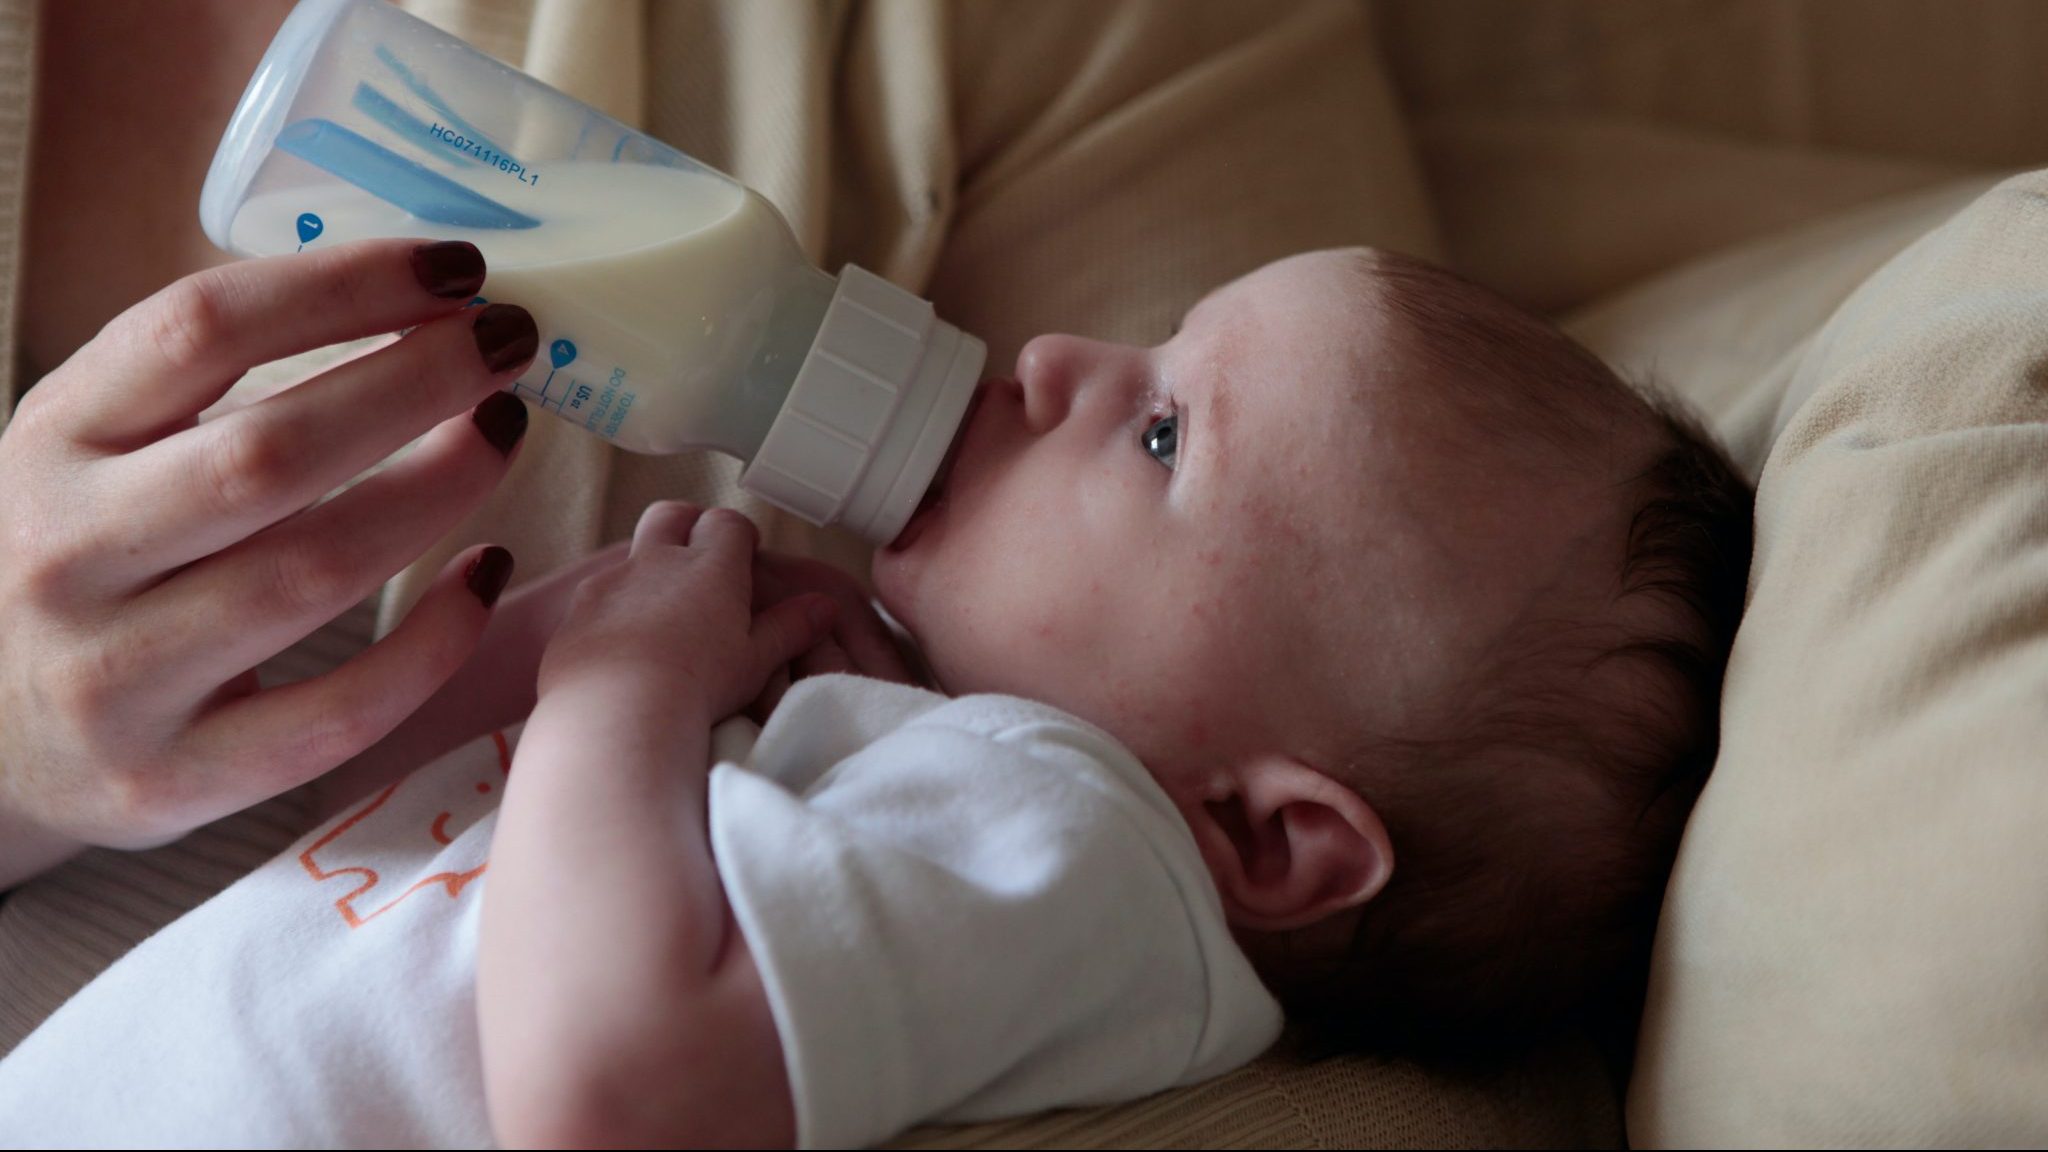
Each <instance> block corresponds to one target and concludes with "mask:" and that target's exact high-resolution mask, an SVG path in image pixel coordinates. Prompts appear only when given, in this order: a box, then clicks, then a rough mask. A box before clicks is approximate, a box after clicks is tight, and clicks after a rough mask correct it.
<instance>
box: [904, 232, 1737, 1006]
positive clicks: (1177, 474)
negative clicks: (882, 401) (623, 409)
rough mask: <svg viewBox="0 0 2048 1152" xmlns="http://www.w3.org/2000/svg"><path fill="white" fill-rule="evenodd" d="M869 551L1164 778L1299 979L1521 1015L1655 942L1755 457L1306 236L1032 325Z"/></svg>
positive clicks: (1305, 999) (1401, 270)
mask: <svg viewBox="0 0 2048 1152" xmlns="http://www.w3.org/2000/svg"><path fill="white" fill-rule="evenodd" d="M941 487H942V490H943V496H942V498H941V501H940V503H939V504H938V506H937V507H935V508H934V509H932V510H931V511H929V512H926V513H924V514H922V515H920V516H919V517H918V518H917V519H916V520H914V521H913V523H912V525H911V527H910V528H909V529H907V530H906V531H905V532H904V534H903V535H902V536H901V537H899V538H898V540H897V542H896V543H895V544H894V545H892V546H891V547H890V548H889V549H887V550H884V551H883V552H881V553H879V554H878V555H877V556H876V559H875V572H874V576H875V583H876V587H877V590H878V591H879V593H880V595H881V598H882V600H883V603H884V604H885V605H886V606H887V607H888V608H889V610H890V612H891V613H892V614H893V615H894V616H895V617H896V618H897V619H898V620H900V621H902V623H903V624H904V626H905V627H906V628H907V629H908V630H909V631H910V632H911V634H912V635H913V636H915V637H916V639H917V640H918V642H919V645H920V646H921V648H922V649H923V652H924V655H925V657H926V659H927V661H928V663H929V664H930V666H931V668H932V671H933V673H934V675H935V676H936V677H937V679H938V680H939V681H940V683H941V684H942V685H943V686H944V688H945V689H946V690H947V691H948V692H950V693H953V694H962V693H968V692H1006V693H1010V694H1013V695H1018V696H1025V697H1030V698H1033V699H1037V700H1042V701H1045V702H1047V703H1050V704H1053V705H1055V706H1058V707H1061V708H1064V709H1066V710H1067V711H1069V712H1072V713H1073V714H1075V715H1077V716H1080V717H1082V718H1083V719H1086V720H1089V721H1091V722H1093V723H1095V724H1097V725H1099V726H1100V727H1102V728H1104V729H1105V730H1107V731H1108V732H1110V733H1111V734H1113V735H1114V736H1116V737H1117V738H1118V739H1119V740H1121V741H1122V742H1123V743H1124V744H1125V745H1126V746H1127V747H1128V748H1129V749H1130V750H1131V751H1132V752H1133V753H1134V754H1135V755H1136V756H1137V757H1138V758H1139V759H1140V760H1141V761H1143V763H1144V764H1145V766H1146V767H1147V768H1148V769H1149V770H1150V771H1151V773H1152V774H1153V776H1154V777H1155V778H1156V779H1157V780H1158V781H1159V783H1160V784H1161V785H1162V786H1163V787H1164V789H1165V790H1166V792H1167V793H1168V794H1169V795H1170V796H1171V797H1172V798H1173V800H1174V802H1175V803H1176V805H1177V806H1178V807H1179V809H1180V811H1181V812H1182V814H1183V815H1184V816H1185V817H1186V819H1187V821H1188V824H1189V826H1190V827H1191V828H1192V830H1193V832H1194V835H1195V839H1196V841H1197V843H1198V844H1199V845H1200V847H1201V850H1202V853H1203V857H1204V859H1205V860H1206V861H1207V862H1208V864H1209V868H1210V871H1211V873H1212V874H1213V875H1214V877H1215V880H1216V884H1217V888H1218V890H1219V891H1220V892H1221V894H1222V897H1223V903H1224V907H1225V910H1226V911H1227V913H1228V914H1229V917H1230V920H1231V923H1232V925H1233V927H1234V928H1235V929H1236V930H1237V932H1238V935H1239V938H1240V940H1242V941H1243V942H1244V944H1245V947H1246V949H1247V951H1248V952H1249V953H1250V955H1251V956H1252V958H1253V960H1254V961H1255V962H1256V963H1258V964H1259V966H1260V969H1261V972H1262V974H1263V975H1264V976H1265V977H1266V979H1267V981H1268V982H1269V983H1270V984H1272V985H1273V987H1274V989H1275V991H1276V992H1278V993H1279V994H1280V995H1281V997H1282V999H1283V1000H1285V1001H1287V1002H1288V1004H1289V1007H1290V1008H1291V1009H1297V1010H1300V1012H1301V1014H1303V1015H1309V1016H1313V1017H1315V1018H1318V1019H1322V1020H1340V1021H1345V1022H1348V1023H1349V1024H1353V1025H1358V1026H1362V1027H1365V1028H1369V1029H1372V1030H1373V1031H1375V1032H1377V1033H1379V1034H1382V1035H1386V1034H1389V1033H1390V1032H1399V1031H1410V1032H1417V1033H1430V1032H1436V1033H1441V1032H1444V1031H1452V1032H1464V1031H1469V1030H1482V1029H1488V1028H1491V1027H1494V1026H1499V1025H1514V1024H1518V1023H1524V1022H1529V1023H1533V1022H1536V1021H1538V1020H1540V1019H1543V1018H1546V1017H1548V1016H1550V1015H1552V1014H1554V1013H1555V1012H1557V1011H1559V1010H1561V1009H1563V1008H1566V1007H1568V1006H1570V1005H1572V1004H1574V1003H1576V1002H1578V1001H1579V1000H1580V999H1581V998H1582V997H1583V995H1584V994H1586V993H1588V992H1589V991H1593V990H1595V989H1599V988H1604V987H1608V986H1610V985H1611V984H1612V983H1613V981H1614V980H1615V978H1616V977H1617V976H1623V975H1626V974H1628V973H1630V972H1631V971H1633V970H1634V969H1635V968H1636V967H1638V966H1639V965H1640V963H1641V959H1642V956H1643V954H1644V951H1645V949H1646V948H1647V943H1648V940H1649V937H1650V933H1651V930H1652V927H1653V925H1654V921H1655V918H1656V912H1657V907H1658V903H1659V900H1660V898H1661V895H1662V892H1663V888H1664V882H1665V879H1666V874H1667V872H1668V870H1669V867H1670V863H1671V858H1672V855H1673V853H1674V851H1675V850H1676V846H1677V841H1678V836H1679V832H1680V829H1681V827H1682V826H1683V823H1684V820H1685V816H1686V813H1687V811H1688V810H1689V808H1690V806H1691V804H1692V801H1693V799H1694V797H1695V796H1696V795H1697V792H1698V789H1699V786H1700V784H1701V783H1702V782H1703V779H1704V777H1705V774H1706V772H1707V770H1708V768H1709V766H1710V765H1711V763H1712V761H1713V756H1714V751H1715V746H1716V719H1717V714H1718V710H1719V705H1718V701H1719V691H1720V679H1721V672H1722V668H1723V666H1724V664H1725V662H1726V659H1727V654H1728V648H1729V644H1730V642H1731V640H1732V637H1733V634H1734V630H1735V624H1736V620H1737V617H1738V616H1739V614H1740V612H1741V606H1742V599H1743V590H1744V581H1745V578H1746V574H1747V570H1748V563H1749V548H1750V512H1751V506H1750V495H1751V494H1750V491H1749V489H1748V487H1747V486H1746V485H1745V484H1744V483H1743V481H1742V480H1741V479H1740V478H1739V477H1738V476H1737V475H1736V474H1735V472H1734V471H1733V470H1732V469H1731V468H1730V467H1729V466H1728V464H1727V463H1726V461H1725V459H1724V458H1723V457H1722V455H1721V454H1720V453H1719V452H1718V451H1717V450H1716V449H1715V448H1714V447H1712V446H1711V444H1710V443H1709V442H1708V441H1706V440H1705V439H1704V438H1703V437H1702V436H1701V435H1700V434H1699V433H1698V432H1697V431H1696V430H1695V429H1694V428H1693V427H1692V426H1691V425H1690V424H1689V423H1687V422H1686V421H1685V420H1683V419H1681V418H1679V417H1677V416H1676V415H1675V414H1673V413H1672V412H1671V411H1669V410H1668V409H1666V408H1664V407H1662V406H1659V405H1657V404H1654V403H1652V402H1650V401H1649V400H1646V399H1645V398H1644V397H1643V396H1642V395H1641V394H1639V393H1637V392H1635V391H1633V390H1631V389H1630V388H1628V387H1627V386H1626V385H1624V384H1623V383H1622V382H1621V381H1620V380H1618V379H1617V378H1615V376H1614V375H1613V374H1612V373H1611V372H1610V371H1609V370H1608V369H1607V368H1606V367H1605V366H1603V365H1602V364H1601V363H1600V362H1599V361H1598V360H1597V359H1595V358H1594V357H1592V356H1591V355H1589V354H1588V353H1586V352H1585V351H1584V350H1582V349H1580V348H1579V347H1578V346H1577V345H1575V344H1573V343H1572V342H1571V341H1570V340H1568V339H1566V338H1565V337H1564V336H1562V335H1561V334H1559V333H1558V332H1557V331H1556V330H1554V329H1552V328H1550V327H1549V326H1547V325H1545V324H1543V323H1542V322H1540V321H1538V320H1535V319H1533V318H1531V317H1529V316H1527V315H1526V314H1524V313H1522V312H1520V311H1518V310H1516V309H1515V308H1513V307H1512V306H1510V305H1508V304H1507V303H1505V302H1503V301H1501V300H1500V299H1499V298H1497V297H1495V296H1492V295H1491V294H1489V293H1486V292H1484V291H1483V290H1481V289H1478V288H1476V287H1474V286H1472V285H1470V284H1468V283H1466V282H1464V281H1462V280H1459V279H1457V278H1456V277H1454V276H1452V275H1450V274H1449V273H1446V272H1443V271H1440V270H1437V269H1435V268H1432V267H1429V266H1427V265H1424V264H1421V263H1418V262H1416V261H1413V260H1410V259H1406V258H1403V257H1399V256H1394V255H1390V254H1386V253H1380V252H1373V251H1365V250H1346V251H1333V252H1317V253H1311V254H1308V255H1304V256H1297V257H1293V258H1291V259H1287V260H1282V261H1279V262H1277V263H1274V264H1271V265H1268V266H1266V267H1264V268H1262V269H1259V270H1258V271H1256V272H1253V273H1251V274H1250V275H1247V276H1245V277H1244V278H1242V279H1240V280H1237V281H1235V282H1233V283H1230V284H1228V285H1225V286H1224V287H1222V288H1220V289H1218V290H1217V291H1215V292H1214V293H1212V294H1211V295H1209V296H1208V297H1207V298H1206V299H1204V300H1203V301H1202V302H1201V303H1200V304H1198V305H1197V306H1196V307H1195V308H1194V309H1192V310H1191V311H1190V312H1189V313H1188V314H1187V316H1186V318H1185V320H1184V321H1183V322H1182V324H1181V326H1180V328H1179V330H1178V331H1177V332H1176V334H1175V335H1174V336H1173V338H1172V339H1171V340H1169V341H1167V342H1166V343H1164V344H1162V345H1160V346H1158V347H1156V348H1149V349H1148V348H1133V347H1121V346H1115V345H1109V344H1101V343H1096V342H1092V341H1088V340H1081V339H1076V338H1072V337H1064V336H1046V337H1041V338H1039V339H1037V340H1034V341H1032V342H1031V344H1029V345H1028V346H1027V347H1026V348H1025V349H1024V351H1023V353H1022V354H1021V355H1020V356H1019V357H1018V361H1017V371H1016V378H1015V379H1014V380H1004V381H996V382H992V383H990V384H989V385H986V386H985V387H984V389H983V393H982V395H981V397H980V399H979V401H978V405H977V407H976V408H975V410H974V411H973V412H971V413H970V415H969V417H968V423H967V425H966V426H965V429H964V431H963V433H962V435H961V438H960V447H959V449H958V452H957V459H956V461H955V462H954V463H953V464H952V466H951V470H950V473H949V474H948V475H947V476H946V477H945V478H944V479H943V481H942V485H941Z"/></svg>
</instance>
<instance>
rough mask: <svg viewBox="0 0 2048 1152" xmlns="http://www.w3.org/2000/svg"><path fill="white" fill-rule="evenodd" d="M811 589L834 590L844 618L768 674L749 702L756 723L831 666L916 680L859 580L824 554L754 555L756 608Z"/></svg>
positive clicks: (880, 677)
mask: <svg viewBox="0 0 2048 1152" xmlns="http://www.w3.org/2000/svg"><path fill="white" fill-rule="evenodd" d="M805 593H821V594H823V595H826V596H830V597H831V598H832V600H833V602H834V603H835V604H837V605H838V606H839V618H838V621H837V623H835V624H833V626H832V632H831V634H830V635H828V636H826V637H825V638H824V639H823V640H820V641H819V642H818V643H817V644H816V645H814V646H812V647H811V648H810V649H809V650H808V651H806V652H804V653H803V655H801V656H798V657H797V658H796V659H794V660H792V661H790V662H789V664H788V666H787V667H785V668H780V669H777V670H776V671H775V672H774V673H773V674H771V675H770V676H769V677H768V684H767V687H765V688H763V689H762V690H761V694H760V695H759V696H757V697H755V699H754V702H753V703H752V704H749V705H748V706H747V715H748V716H751V717H752V718H753V719H754V721H755V722H756V723H762V724H765V723H767V722H768V714H769V713H770V712H773V711H774V710H775V706H776V705H777V704H778V703H780V702H781V701H782V694H783V693H784V692H786V691H788V690H789V686H790V685H791V684H792V683H794V682H796V681H798V680H802V679H804V678H805V677H808V676H822V675H824V674H825V673H827V672H852V673H856V674H858V675H861V676H872V677H874V678H876V679H878V680H893V681H895V682H896V683H898V684H915V683H917V678H916V676H915V675H913V674H912V672H911V670H910V665H909V663H908V662H907V661H906V660H905V659H904V656H903V653H902V651H901V650H899V649H898V648H897V646H896V638H895V637H894V636H892V635H890V633H889V626H888V625H887V624H885V623H883V621H882V617H881V614H880V613H878V612H876V611H875V607H874V604H873V603H871V602H870V601H869V599H868V593H867V589H865V588H863V587H861V584H860V582H859V581H858V580H855V579H854V578H853V577H852V576H849V575H847V574H846V573H845V572H842V571H840V570H839V569H838V568H835V567H833V566H832V565H830V564H827V563H825V562H824V561H822V560H808V559H804V558H801V557H797V556H783V555H780V554H778V553H774V552H767V551H763V552H759V553H757V554H756V555H755V557H754V609H755V610H756V611H761V610H763V609H766V608H768V607H770V606H771V605H774V604H778V603H781V602H782V601H785V600H788V599H790V598H792V597H795V596H800V595H803V594H805Z"/></svg>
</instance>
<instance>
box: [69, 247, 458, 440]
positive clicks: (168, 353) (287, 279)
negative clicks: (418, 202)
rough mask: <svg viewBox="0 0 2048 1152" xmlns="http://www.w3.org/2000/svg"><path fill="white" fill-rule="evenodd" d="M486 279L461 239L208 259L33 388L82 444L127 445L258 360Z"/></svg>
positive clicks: (416, 317) (438, 310) (415, 316)
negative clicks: (215, 262) (211, 264)
mask: <svg viewBox="0 0 2048 1152" xmlns="http://www.w3.org/2000/svg"><path fill="white" fill-rule="evenodd" d="M483 281H484V261H483V256H482V254H481V253H479V252H478V251H477V249H476V246H475V245H472V244H466V243H462V242H459V241H451V242H442V243H433V242H424V241H419V240H364V241H361V242H359V243H353V244H339V245H335V246H333V247H331V248H325V249H320V250H318V251H315V252H308V253H303V254H296V255H291V256H274V257H270V258H268V259H262V260H244V261H240V262H237V263H234V264H226V265H222V266H220V267H218V268H209V269H207V270H205V271H203V272H198V273H195V274H193V275H191V276H187V277H184V278H183V279H181V280H178V281H176V282H175V283H173V284H171V285H170V286H169V287H167V288H165V289H163V290H162V291H160V292H158V293H156V294H155V295H153V296H150V297H149V298H147V299H145V300H143V301H142V302H141V303H139V304H137V305H135V306H134V307H132V308H130V309H128V310H127V311H126V312H123V313H121V314H120V315H119V316H116V317H115V318H114V319H113V320H112V321H110V322H109V323H108V324H107V326H106V327H105V328H103V329H102V330H101V331H100V333H99V334H98V335H97V336H95V337H94V338H93V339H92V340H91V341H90V342H88V343H87V344H86V346H85V347H84V348H82V349H80V350H79V352H78V353H77V354H75V355H74V356H72V357H71V359H70V360H68V361H66V362H65V363H64V364H63V365H62V366H61V367H59V368H58V370H57V371H56V372H55V373H52V377H53V378H52V379H49V380H45V381H43V383H41V384H39V385H37V390H38V391H46V396H45V401H46V403H47V404H48V405H49V406H50V408H51V411H50V416H51V418H52V419H53V420H56V421H58V422H59V426H60V427H61V428H63V429H64V430H65V431H67V432H68V434H70V435H71V436H73V437H74V438H76V439H77V440H79V441H80V442H81V443H85V444H87V445H91V446H96V447H101V448H104V449H108V450H112V451H126V450H129V449H131V448H134V447H136V446H137V445H139V444H143V443H147V442H149V441H150V440H152V439H154V438H156V437H157V436H159V435H161V434H163V433H164V432H166V431H169V430H171V429H174V428H177V427H182V426H183V425H184V424H186V423H187V422H189V421H190V420H191V419H192V417H193V416H195V415H196V414H197V413H198V412H199V411H200V410H202V409H204V408H205V407H207V406H208V405H209V404H212V403H213V402H214V401H215V400H218V399H219V398H220V397H221V394H222V393H224V392H225V391H227V389H228V386H229V385H231V384H233V383H234V382H235V380H236V379H237V378H239V377H240V376H241V374H242V373H244V372H246V371H248V370H249V369H250V368H252V367H254V366H256V365H258V364H264V363H268V362H269V361H272V360H279V359H282V358H284V357H286V356H292V355H296V354H298V353H300V352H305V351H308V350H310V349H313V348H320V347H324V346H326V345H329V344H338V343H341V342H343V341H346V340H355V339H359V338H361V337H364V336H374V335H377V334H379V333H383V332H392V331H396V330H398V329H400V328H405V327H409V326H411V325H415V324H421V323H424V322H426V321H428V320H432V319H434V318H435V317H437V316H442V315H446V314H447V313H449V312H452V311H454V310H455V309H457V308H460V307H462V306H463V305H464V304H466V303H467V302H468V301H469V300H470V299H471V298H472V297H474V296H475V295H476V292H477V290H478V289H479V288H481V287H482V286H483Z"/></svg>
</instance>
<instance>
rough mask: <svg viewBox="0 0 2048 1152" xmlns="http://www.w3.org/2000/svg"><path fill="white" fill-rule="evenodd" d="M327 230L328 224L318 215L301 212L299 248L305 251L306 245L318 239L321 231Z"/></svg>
mask: <svg viewBox="0 0 2048 1152" xmlns="http://www.w3.org/2000/svg"><path fill="white" fill-rule="evenodd" d="M326 230H327V225H325V224H323V223H321V221H320V218H319V217H318V216H315V215H313V214H312V213H311V212H301V213H299V248H298V250H299V251H301V252H303V251H305V250H306V245H308V244H311V243H312V242H313V241H314V240H316V239H318V238H319V236H320V233H322V232H324V231H326Z"/></svg>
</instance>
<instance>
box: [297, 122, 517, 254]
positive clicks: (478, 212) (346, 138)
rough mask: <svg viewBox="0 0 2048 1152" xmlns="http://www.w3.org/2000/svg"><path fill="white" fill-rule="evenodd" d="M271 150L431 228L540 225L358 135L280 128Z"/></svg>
mask: <svg viewBox="0 0 2048 1152" xmlns="http://www.w3.org/2000/svg"><path fill="white" fill-rule="evenodd" d="M277 149H278V151H280V152H284V153H286V154H288V155H292V156H296V157H298V158H299V159H301V160H304V161H306V162H308V163H310V164H313V165H314V166H316V167H319V168H323V169H325V170H326V171H328V172H330V173H332V174H333V175H336V176H339V177H341V178H342V179H343V180H346V181H348V182H349V183H351V184H353V185H355V186H356V187H358V188H361V189H362V190H363V191H365V192H368V193H369V194H370V195H372V196H375V197H376V198H378V199H379V200H382V201H384V202H385V203H387V204H393V205H396V206H397V207H399V208H402V209H404V210H405V211H407V212H409V213H411V214H412V215H414V216H417V217H419V218H420V219H422V220H425V221H427V222H428V223H431V224H453V225H455V226H457V227H462V228H502V229H517V228H538V227H539V226H540V221H538V220H536V219H534V218H533V217H531V216H528V215H526V214H525V213H523V212H515V211H513V210H512V209H510V208H507V207H505V206H504V205H503V204H500V203H498V202H497V201H496V200H492V199H491V198H489V197H487V196H483V195H480V194H478V193H476V192H474V191H471V190H470V189H468V188H465V187H463V186H462V185H460V184H457V183H456V182H455V181H453V180H450V179H448V178H447V177H446V176H442V175H440V174H439V173H437V172H431V171H428V170H427V169H426V168H424V167H422V166H421V165H419V164H416V163H414V162H413V161H411V160H408V159H406V158H405V157H403V156H400V155H399V154H398V153H396V152H393V151H392V150H391V149H389V148H386V147H384V146H383V145H382V144H378V143H376V142H374V141H372V140H370V139H368V138H367V137H365V136H363V135H362V134H361V133H359V132H355V131H352V130H350V129H348V128H344V127H342V126H341V125H339V124H336V123H334V122H333V121H331V120H323V119H319V118H317V117H316V118H314V119H310V120H299V121H296V122H294V123H292V124H289V125H286V126H285V129H284V131H282V132H279V133H278V134H277Z"/></svg>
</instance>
